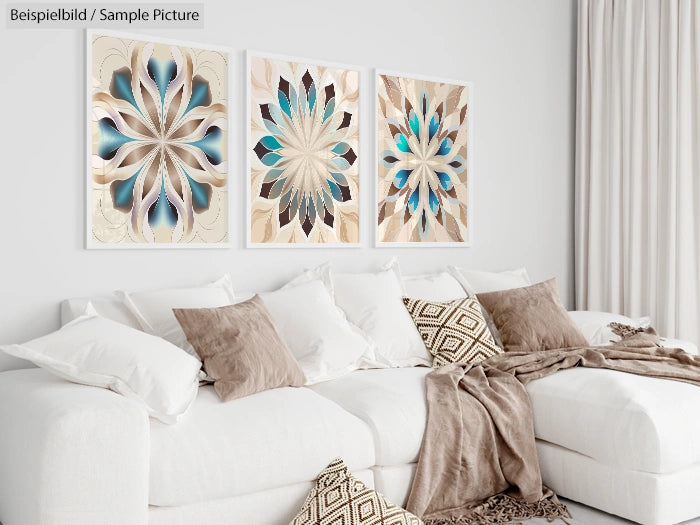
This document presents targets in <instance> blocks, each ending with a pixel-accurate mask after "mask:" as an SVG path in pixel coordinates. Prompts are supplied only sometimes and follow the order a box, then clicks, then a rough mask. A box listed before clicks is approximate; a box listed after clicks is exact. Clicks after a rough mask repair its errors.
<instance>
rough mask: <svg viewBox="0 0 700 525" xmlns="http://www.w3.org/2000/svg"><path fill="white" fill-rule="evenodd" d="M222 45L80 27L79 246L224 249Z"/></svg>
mask: <svg viewBox="0 0 700 525" xmlns="http://www.w3.org/2000/svg"><path fill="white" fill-rule="evenodd" d="M229 63H230V58H229V53H228V51H227V50H225V49H222V48H214V47H210V46H206V45H200V44H190V43H184V42H176V41H170V40H162V39H156V38H150V37H144V36H143V35H127V34H124V33H114V32H108V31H87V97H86V98H87V133H86V135H87V137H86V138H87V153H88V170H87V171H88V173H87V192H86V193H87V195H86V197H87V199H86V200H87V203H86V208H87V214H86V215H87V219H86V224H87V228H86V230H87V247H88V248H217V247H228V246H229V245H230V244H229V236H230V224H229V206H228V201H229V198H228V171H229V168H228V165H229V163H228V151H229V144H228V137H229V133H228V128H229V105H230V103H229V95H228V92H229V83H230V79H229Z"/></svg>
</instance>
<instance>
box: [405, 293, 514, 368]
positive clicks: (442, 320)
mask: <svg viewBox="0 0 700 525" xmlns="http://www.w3.org/2000/svg"><path fill="white" fill-rule="evenodd" d="M403 302H404V304H405V305H406V308H407V309H408V313H409V314H411V317H412V318H413V322H414V323H415V325H416V328H418V332H419V333H420V335H421V337H422V338H423V342H424V343H425V346H426V348H427V349H428V350H429V351H430V353H431V354H433V356H434V358H433V366H434V367H435V368H437V367H440V366H444V365H448V364H451V363H465V364H466V363H478V362H479V361H482V360H484V359H486V358H488V357H491V356H493V355H496V354H500V353H501V352H502V350H501V349H500V348H499V347H498V345H497V344H496V342H495V341H494V339H493V336H492V335H491V332H490V331H489V328H488V325H487V324H486V320H485V319H484V316H483V315H482V314H481V305H480V304H479V301H478V300H477V299H476V297H467V298H465V299H457V300H456V301H449V302H445V303H439V302H435V301H425V300H422V299H411V298H409V297H404V298H403Z"/></svg>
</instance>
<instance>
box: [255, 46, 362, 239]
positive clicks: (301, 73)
mask: <svg viewBox="0 0 700 525" xmlns="http://www.w3.org/2000/svg"><path fill="white" fill-rule="evenodd" d="M247 65H248V67H247V76H248V98H247V107H248V148H247V159H248V170H247V173H248V181H247V187H248V228H247V230H248V234H247V237H248V246H249V247H277V248H279V247H318V248H323V247H326V248H328V247H357V246H359V242H360V206H359V204H360V203H359V200H360V194H359V182H360V168H359V166H360V162H359V155H360V152H359V147H360V122H359V120H360V72H359V70H358V69H357V68H353V67H349V66H344V65H340V64H332V63H325V62H318V61H313V60H306V59H298V58H292V57H285V56H280V55H270V54H265V53H257V52H252V51H249V52H248V54H247Z"/></svg>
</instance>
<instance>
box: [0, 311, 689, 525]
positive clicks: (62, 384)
mask: <svg viewBox="0 0 700 525" xmlns="http://www.w3.org/2000/svg"><path fill="white" fill-rule="evenodd" d="M64 306H65V308H69V309H70V307H71V303H67V304H66V305H64ZM72 306H75V304H72ZM112 306H114V305H109V304H107V305H101V309H102V311H103V312H107V313H109V312H110V308H111V307H112ZM65 308H64V314H65V315H67V316H68V317H70V313H69V312H68V313H66V310H65ZM103 315H104V314H103ZM111 315H112V317H114V318H115V319H117V320H119V319H118V318H119V316H120V315H121V313H120V311H119V307H118V306H115V307H114V308H113V311H112V312H111ZM584 318H585V319H587V321H586V322H589V323H590V322H591V321H590V319H591V318H590V316H589V317H588V318H586V317H585V316H584ZM608 318H610V319H612V317H606V316H602V317H601V316H598V317H595V316H594V317H593V319H595V321H596V322H597V323H600V324H602V323H605V324H607V323H606V322H605V321H606V320H607V319H608ZM576 320H577V322H579V323H581V322H582V321H581V319H580V318H576ZM586 328H587V329H588V330H590V329H591V327H590V326H588V327H586ZM593 328H596V327H595V326H593ZM678 344H680V343H679V342H674V341H670V342H668V343H667V345H669V346H677V345H678ZM683 346H684V348H685V349H686V350H687V351H689V352H693V353H697V348H695V347H694V345H692V344H688V343H684V344H683ZM13 366H17V365H16V364H14V365H13ZM19 366H21V365H19ZM6 368H9V367H6ZM429 372H430V369H429V368H426V367H413V368H392V369H374V370H360V371H355V372H352V373H350V374H347V375H345V376H343V377H340V378H339V379H335V380H332V381H327V382H324V383H318V384H316V385H313V386H310V387H301V388H279V389H274V390H268V391H265V392H261V393H258V394H254V395H252V396H249V397H245V398H242V399H237V400H234V401H230V402H228V403H222V402H221V401H220V400H219V399H218V397H217V396H216V394H215V392H214V390H213V388H212V387H211V386H203V387H201V388H200V391H199V394H198V396H197V399H196V400H195V402H194V404H193V405H192V407H190V409H189V411H188V412H187V413H186V414H185V416H184V417H183V419H182V420H181V421H179V422H178V423H177V424H175V425H166V424H163V423H160V422H158V421H156V420H154V419H149V418H148V416H147V414H146V412H145V410H144V409H143V408H142V407H141V406H139V405H137V404H136V403H135V402H133V401H131V400H129V399H127V398H125V397H122V396H119V395H117V394H115V393H113V392H110V391H108V390H104V389H100V388H95V387H89V386H84V385H78V384H73V383H70V382H67V381H65V380H62V379H59V378H57V377H55V376H53V375H51V374H50V373H49V372H47V371H45V370H42V369H38V368H29V369H19V370H8V371H4V372H0V522H2V523H3V524H4V525H92V524H100V525H109V524H115V525H117V524H119V525H124V524H129V525H146V524H149V525H166V524H167V525H180V524H181V525H192V524H194V523H196V524H202V525H224V524H225V525H231V524H241V525H286V524H288V523H289V521H290V520H291V519H292V517H293V516H294V515H295V513H296V512H297V510H298V509H299V508H300V506H301V504H302V501H303V499H304V497H305V495H306V494H307V492H308V491H309V489H310V488H311V486H312V481H313V480H314V478H315V477H316V475H317V474H318V473H319V472H320V471H321V470H322V469H323V468H324V467H325V466H326V465H327V464H328V463H329V462H330V461H331V460H332V459H333V458H335V457H338V456H340V457H342V458H343V459H344V460H345V462H346V463H347V464H348V466H349V467H350V469H351V470H352V471H353V472H354V473H355V475H356V476H357V477H359V478H360V479H362V480H363V481H364V482H365V483H366V484H367V485H369V486H374V487H375V488H377V489H378V490H379V491H380V492H382V493H383V494H385V495H386V496H387V497H388V498H389V499H390V500H391V501H394V502H396V503H398V504H400V505H403V504H405V502H406V498H407V495H408V491H409V488H410V485H411V480H412V476H413V474H414V472H415V467H416V461H417V458H418V452H419V449H420V445H421V440H422V436H423V430H424V426H425V418H426V403H425V388H424V378H425V375H426V374H428V373H429ZM527 390H528V392H529V394H530V397H531V401H532V407H533V412H534V420H535V434H536V437H537V446H538V453H539V459H540V466H541V470H542V475H543V478H544V482H545V483H546V484H547V485H549V486H550V487H552V488H553V489H554V490H555V491H556V492H558V493H559V494H560V495H562V496H564V497H567V498H570V499H573V500H576V501H579V502H582V503H584V504H587V505H590V506H593V507H597V508H599V509H602V510H604V511H607V512H610V513H613V514H617V515H619V516H622V517H624V518H627V519H630V520H633V521H637V522H639V523H643V524H644V525H669V524H672V523H677V522H680V521H683V520H687V519H690V518H694V517H697V516H700V498H698V494H699V493H700V388H697V387H695V386H692V385H688V384H684V383H678V382H671V381H659V380H654V379H650V378H645V377H638V376H634V375H629V374H624V373H620V372H614V371H607V370H594V369H572V370H567V371H562V372H559V373H557V374H554V375H552V376H550V377H547V378H544V379H540V380H537V381H533V382H532V383H530V384H529V385H528V387H527Z"/></svg>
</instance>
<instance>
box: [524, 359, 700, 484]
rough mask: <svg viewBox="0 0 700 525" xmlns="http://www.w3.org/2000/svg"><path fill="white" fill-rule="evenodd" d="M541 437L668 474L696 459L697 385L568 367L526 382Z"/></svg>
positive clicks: (699, 430) (699, 433)
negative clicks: (568, 368)
mask: <svg viewBox="0 0 700 525" xmlns="http://www.w3.org/2000/svg"><path fill="white" fill-rule="evenodd" d="M527 391H528V394H529V395H530V400H531V402H532V408H533V413H534V421H535V435H536V436H537V437H538V438H539V439H542V440H545V441H548V442H550V443H554V444H556V445H560V446H562V447H565V448H568V449H570V450H574V451H576V452H579V453H581V454H584V455H586V456H589V457H591V458H593V459H595V460H597V461H599V462H601V463H604V464H606V465H610V466H618V467H622V468H625V469H632V470H640V471H645V472H651V473H669V472H674V471H676V470H679V469H682V468H685V467H688V466H690V465H692V464H693V463H697V462H700V388H699V387H697V386H694V385H690V384H687V383H680V382H677V381H666V380H659V379H654V378H649V377H642V376H637V375H633V374H627V373H624V372H617V371H614V370H602V369H601V370H599V369H590V368H573V369H570V370H563V371H560V372H557V373H556V374H553V375H551V376H548V377H545V378H542V379H538V380H536V381H532V382H531V383H529V384H528V385H527Z"/></svg>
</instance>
